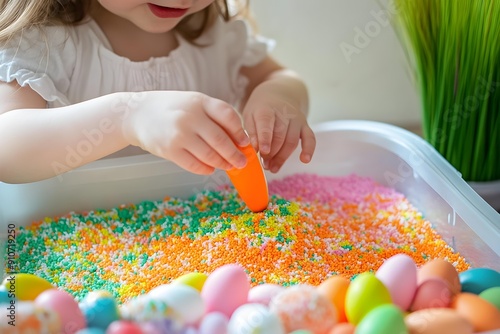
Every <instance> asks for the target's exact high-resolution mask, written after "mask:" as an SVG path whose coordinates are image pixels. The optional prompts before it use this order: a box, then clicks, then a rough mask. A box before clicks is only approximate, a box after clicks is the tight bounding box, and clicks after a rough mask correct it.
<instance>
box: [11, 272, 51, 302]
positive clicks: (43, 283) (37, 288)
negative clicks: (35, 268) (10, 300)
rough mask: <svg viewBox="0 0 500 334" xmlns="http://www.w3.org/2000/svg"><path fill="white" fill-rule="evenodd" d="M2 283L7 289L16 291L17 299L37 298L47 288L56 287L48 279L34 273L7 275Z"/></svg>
mask: <svg viewBox="0 0 500 334" xmlns="http://www.w3.org/2000/svg"><path fill="white" fill-rule="evenodd" d="M2 285H4V286H5V288H6V290H7V291H13V292H15V295H16V299H17V300H32V301H33V300H35V298H36V297H37V296H38V295H39V294H41V293H42V292H43V291H45V290H49V289H54V288H55V287H54V286H53V285H52V284H50V283H49V282H48V281H47V280H45V279H43V278H41V277H38V276H35V275H32V274H15V275H7V277H6V278H5V279H4V281H3V283H2Z"/></svg>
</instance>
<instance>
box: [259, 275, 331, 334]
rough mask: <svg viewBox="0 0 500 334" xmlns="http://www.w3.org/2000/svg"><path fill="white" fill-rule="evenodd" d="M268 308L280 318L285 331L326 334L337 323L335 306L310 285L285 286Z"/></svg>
mask: <svg viewBox="0 0 500 334" xmlns="http://www.w3.org/2000/svg"><path fill="white" fill-rule="evenodd" d="M269 308H270V309H271V312H274V313H276V314H277V315H278V316H279V317H280V318H281V322H282V323H283V325H284V327H285V330H286V331H287V333H288V332H292V331H294V330H299V329H305V330H309V331H311V332H313V333H315V334H322V333H325V334H327V333H328V332H329V331H330V330H331V329H332V327H333V326H334V325H335V324H336V323H337V311H336V310H335V306H333V304H332V303H331V302H330V300H328V298H327V297H325V296H323V295H322V294H320V293H319V292H318V290H317V289H316V287H313V286H310V285H305V284H299V285H295V286H292V287H289V288H286V289H285V290H284V291H283V292H281V293H280V294H278V295H277V296H276V297H274V298H273V300H271V303H270V304H269Z"/></svg>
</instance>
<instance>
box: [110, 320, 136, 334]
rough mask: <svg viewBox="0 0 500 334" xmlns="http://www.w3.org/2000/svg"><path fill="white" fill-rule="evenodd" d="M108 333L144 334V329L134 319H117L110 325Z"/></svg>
mask: <svg viewBox="0 0 500 334" xmlns="http://www.w3.org/2000/svg"><path fill="white" fill-rule="evenodd" d="M106 334H143V331H142V330H141V328H140V327H139V326H138V325H137V324H135V323H133V322H132V321H126V320H117V321H113V322H112V323H111V324H110V325H109V327H108V329H107V330H106Z"/></svg>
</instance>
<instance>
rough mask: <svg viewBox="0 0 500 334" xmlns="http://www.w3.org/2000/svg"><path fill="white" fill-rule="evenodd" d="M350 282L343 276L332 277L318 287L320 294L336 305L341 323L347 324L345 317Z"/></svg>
mask: <svg viewBox="0 0 500 334" xmlns="http://www.w3.org/2000/svg"><path fill="white" fill-rule="evenodd" d="M349 282H350V281H349V280H348V279H347V278H345V277H343V276H339V275H336V276H332V277H330V278H328V279H326V280H325V281H324V282H322V283H321V284H320V285H318V287H317V289H318V292H319V293H320V294H322V295H323V296H325V297H327V298H328V300H330V301H331V302H332V304H333V305H335V308H336V310H337V315H338V321H339V322H346V321H347V317H346V315H345V306H344V305H345V295H346V292H347V288H348V287H349Z"/></svg>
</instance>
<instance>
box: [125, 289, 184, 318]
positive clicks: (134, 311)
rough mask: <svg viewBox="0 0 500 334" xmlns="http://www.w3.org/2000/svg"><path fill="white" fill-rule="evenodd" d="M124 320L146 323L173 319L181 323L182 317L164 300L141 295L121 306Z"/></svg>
mask: <svg viewBox="0 0 500 334" xmlns="http://www.w3.org/2000/svg"><path fill="white" fill-rule="evenodd" d="M119 311H120V316H121V319H123V320H128V321H135V322H146V321H152V320H158V319H164V318H167V319H173V320H175V321H177V322H181V319H180V315H179V314H178V313H177V312H175V311H174V309H173V308H171V307H169V306H168V305H167V303H165V302H164V301H163V300H158V299H151V298H149V296H147V295H141V296H138V297H136V298H134V299H131V300H129V301H127V302H126V303H125V304H122V305H120V306H119Z"/></svg>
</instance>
